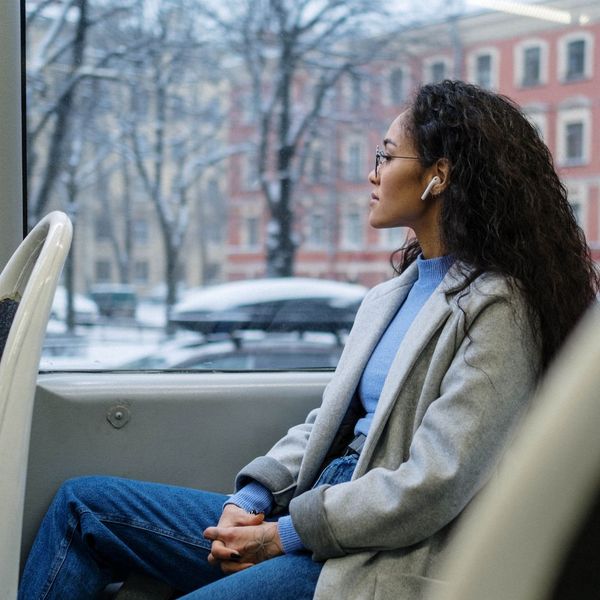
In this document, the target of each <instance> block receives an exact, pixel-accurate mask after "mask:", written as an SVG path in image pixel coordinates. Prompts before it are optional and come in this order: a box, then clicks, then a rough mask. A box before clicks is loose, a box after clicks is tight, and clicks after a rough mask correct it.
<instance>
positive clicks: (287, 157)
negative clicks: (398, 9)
mask: <svg viewBox="0 0 600 600" xmlns="http://www.w3.org/2000/svg"><path fill="white" fill-rule="evenodd" d="M229 8H232V7H228V9H229ZM204 10H205V13H206V14H207V16H208V17H209V18H211V19H212V20H213V22H214V23H216V24H217V25H218V26H219V27H220V28H221V31H222V36H223V38H224V39H226V40H227V46H228V48H230V49H232V50H234V51H235V52H236V53H237V54H238V56H239V57H240V59H241V61H243V65H244V70H243V71H244V74H247V77H248V78H249V87H250V89H251V93H252V110H253V116H254V122H255V125H256V131H257V133H256V154H255V157H256V172H257V175H258V178H259V181H260V186H261V190H262V192H263V195H264V198H265V200H266V203H267V206H268V209H269V212H270V216H271V223H270V224H269V227H268V228H267V236H268V237H267V247H266V254H267V274H268V275H270V276H290V275H292V274H293V271H294V256H295V252H296V246H297V243H296V241H295V240H294V236H293V223H294V190H295V186H296V184H297V183H298V181H299V178H300V176H301V173H302V166H303V160H304V157H305V153H304V152H303V150H304V149H306V148H307V147H308V145H309V143H310V140H311V139H312V138H313V137H314V136H315V135H316V134H317V130H318V123H319V121H320V120H321V119H322V118H323V113H324V107H325V105H326V99H327V96H328V94H329V93H330V92H331V91H332V90H333V89H334V88H335V86H336V84H337V83H338V81H339V80H340V78H342V76H344V75H345V74H352V73H355V72H356V71H357V70H358V69H359V68H360V66H361V65H363V64H364V63H365V62H366V61H368V60H372V59H373V57H374V55H375V53H376V50H377V48H378V42H375V40H374V38H373V36H372V31H373V29H371V28H370V27H371V26H372V25H373V23H374V22H376V21H377V20H380V19H381V18H382V16H383V11H382V7H381V3H379V4H374V3H373V2H371V1H367V0H319V1H317V0H245V2H240V3H238V4H237V5H235V8H232V10H228V12H229V15H226V14H225V13H224V11H223V10H217V9H213V10H209V9H207V8H206V6H205V7H204ZM299 87H303V88H304V90H310V91H309V92H308V93H305V94H304V96H303V98H304V99H303V101H302V102H298V101H297V99H296V98H295V94H296V93H297V90H298V88H299Z"/></svg>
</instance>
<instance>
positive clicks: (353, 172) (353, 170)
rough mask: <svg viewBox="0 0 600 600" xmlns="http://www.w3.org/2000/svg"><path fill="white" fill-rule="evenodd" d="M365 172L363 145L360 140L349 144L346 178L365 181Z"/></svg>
mask: <svg viewBox="0 0 600 600" xmlns="http://www.w3.org/2000/svg"><path fill="white" fill-rule="evenodd" d="M364 178H365V173H364V170H363V162H362V147H361V144H360V142H352V143H350V145H349V146H348V160H347V162H346V179H347V180H348V181H355V182H358V181H363V180H364Z"/></svg>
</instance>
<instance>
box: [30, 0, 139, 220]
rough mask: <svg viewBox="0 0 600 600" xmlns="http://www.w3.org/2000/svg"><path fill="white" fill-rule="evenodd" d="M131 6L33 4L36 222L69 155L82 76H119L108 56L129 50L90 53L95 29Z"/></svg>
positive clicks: (73, 0)
mask: <svg viewBox="0 0 600 600" xmlns="http://www.w3.org/2000/svg"><path fill="white" fill-rule="evenodd" d="M131 6H132V4H131V3H127V2H119V3H117V2H115V3H110V2H101V3H93V0H40V1H39V2H37V3H32V5H31V6H30V11H29V12H28V14H27V34H28V36H29V38H30V40H31V41H30V44H29V48H30V53H29V54H30V60H29V62H28V65H27V97H28V111H27V117H28V127H27V147H28V160H27V176H28V187H29V195H30V211H29V214H30V219H31V221H32V222H35V221H36V220H37V219H38V218H39V217H40V216H41V215H42V214H43V212H44V210H45V208H46V206H47V204H48V202H49V200H50V198H51V197H52V192H53V190H54V187H55V184H56V182H57V180H58V178H59V176H60V173H61V170H62V169H63V168H64V167H65V165H64V162H65V161H66V160H68V157H69V155H70V149H69V141H68V140H69V133H70V130H71V127H72V124H73V121H74V119H75V118H76V115H77V113H78V110H79V106H80V102H79V100H78V98H77V94H78V90H79V88H80V86H81V84H82V82H84V81H86V80H89V79H96V78H99V79H113V80H114V79H117V78H118V74H117V73H116V72H115V71H111V69H110V68H108V65H109V62H110V60H111V59H112V58H114V57H115V56H119V55H123V54H126V52H127V49H126V48H124V47H120V48H118V49H107V50H105V51H103V52H97V51H96V52H93V53H91V52H89V51H88V50H89V46H90V37H91V34H92V32H93V31H94V29H95V28H97V27H98V25H100V24H102V23H104V22H106V21H107V20H111V19H114V18H115V17H116V16H117V15H119V14H122V13H123V12H126V11H128V10H129V9H130V8H131ZM41 140H43V142H42V141H41ZM40 148H43V151H40Z"/></svg>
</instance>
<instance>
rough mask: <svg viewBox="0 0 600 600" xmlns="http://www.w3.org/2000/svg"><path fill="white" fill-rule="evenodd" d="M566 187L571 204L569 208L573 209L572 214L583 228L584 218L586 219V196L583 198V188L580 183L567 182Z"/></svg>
mask: <svg viewBox="0 0 600 600" xmlns="http://www.w3.org/2000/svg"><path fill="white" fill-rule="evenodd" d="M567 188H568V199H569V204H570V205H571V210H572V211H573V215H574V217H575V220H576V221H577V224H578V225H579V227H581V228H582V229H583V230H585V220H586V214H585V213H586V201H585V200H586V198H585V189H584V187H583V186H582V185H580V184H579V185H578V184H575V185H570V184H567Z"/></svg>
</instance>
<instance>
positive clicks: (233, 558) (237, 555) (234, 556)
mask: <svg viewBox="0 0 600 600" xmlns="http://www.w3.org/2000/svg"><path fill="white" fill-rule="evenodd" d="M229 558H231V560H240V559H241V558H242V557H241V556H240V555H239V554H238V553H237V552H232V553H231V554H230V555H229Z"/></svg>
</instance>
